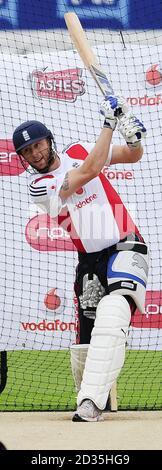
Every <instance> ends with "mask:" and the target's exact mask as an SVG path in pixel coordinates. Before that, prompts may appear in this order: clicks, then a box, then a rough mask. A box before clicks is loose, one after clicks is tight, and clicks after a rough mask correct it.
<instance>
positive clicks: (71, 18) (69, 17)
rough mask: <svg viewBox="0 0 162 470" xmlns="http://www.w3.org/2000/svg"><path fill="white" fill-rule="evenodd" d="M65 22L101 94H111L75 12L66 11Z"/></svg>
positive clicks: (112, 92) (107, 81) (107, 82)
mask: <svg viewBox="0 0 162 470" xmlns="http://www.w3.org/2000/svg"><path fill="white" fill-rule="evenodd" d="M64 19H65V23H66V25H67V28H68V30H69V33H70V36H71V39H72V42H73V44H74V46H75V47H76V49H77V51H78V53H79V55H80V57H81V59H82V61H83V63H84V64H85V66H86V68H87V69H88V70H89V71H90V73H91V75H92V77H93V79H94V80H95V82H96V83H97V85H98V87H99V88H100V90H101V92H102V93H103V95H104V96H105V95H113V94H114V91H113V88H112V86H111V83H110V82H109V80H108V78H107V76H106V75H105V73H104V72H103V70H102V69H101V66H100V65H99V62H98V60H97V58H96V56H95V54H94V52H93V50H92V49H91V46H90V44H89V42H88V40H87V37H86V34H85V31H84V30H83V28H82V25H81V23H80V20H79V18H78V16H77V15H76V13H73V12H68V13H65V15H64Z"/></svg>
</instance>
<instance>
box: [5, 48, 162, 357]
mask: <svg viewBox="0 0 162 470" xmlns="http://www.w3.org/2000/svg"><path fill="white" fill-rule="evenodd" d="M97 53H98V56H99V58H100V63H101V65H103V68H104V69H105V71H107V73H108V74H109V76H110V79H111V82H112V84H113V88H114V89H115V91H116V92H117V91H120V92H122V93H123V95H124V96H126V97H127V100H128V103H129V104H130V108H131V109H132V110H133V113H134V114H136V115H137V116H139V118H141V119H142V120H143V121H144V123H145V125H146V128H147V129H148V137H147V139H146V143H145V144H144V156H143V159H142V160H141V161H140V162H138V163H137V164H135V165H134V166H131V165H125V167H124V166H123V165H121V166H120V165H118V166H117V167H111V168H109V169H108V168H105V169H104V170H103V171H104V173H105V174H106V176H107V178H109V181H110V182H111V183H112V185H113V186H114V187H115V188H116V189H117V191H118V192H119V193H120V195H121V197H122V199H123V200H124V202H125V203H126V205H127V207H128V209H129V210H130V212H131V213H132V215H133V218H134V219H135V221H136V223H137V225H138V226H139V228H140V231H141V233H142V235H143V236H144V238H145V240H146V242H147V243H148V245H149V248H150V253H151V258H150V271H149V282H148V294H147V299H146V313H145V315H143V316H141V315H140V314H139V312H136V315H135V317H134V318H133V320H132V327H131V329H130V335H129V347H130V348H132V349H155V350H158V349H161V348H162V329H161V328H162V321H161V318H162V295H161V291H162V286H161V284H160V266H161V256H162V230H161V220H162V219H161V216H162V205H161V188H160V178H161V176H162V137H161V135H162V129H161V125H162V124H161V123H162V78H161V72H160V62H159V57H160V56H161V54H162V47H161V46H156V47H155V46H152V47H149V46H141V47H140V50H139V47H138V46H133V45H131V47H130V48H129V50H128V49H127V50H125V49H122V46H121V45H120V44H116V45H114V44H113V47H110V45H108V46H107V47H106V46H105V48H103V47H101V46H100V47H99V48H98V51H97ZM0 80H1V107H0V115H1V126H0V175H1V176H0V178H1V189H0V192H1V194H0V196H1V199H0V200H1V215H0V226H1V243H0V259H1V269H0V277H1V282H0V304H1V312H0V319H1V326H0V349H1V350H11V349H41V350H43V349H44V350H45V349H46V350H47V349H60V348H68V347H69V346H70V344H71V343H72V342H74V341H75V335H76V322H77V318H76V312H74V311H75V310H76V308H74V302H73V297H74V296H73V281H74V275H75V265H76V263H77V253H76V251H74V249H73V246H72V243H71V242H70V240H69V237H68V235H67V234H66V233H64V232H63V229H61V228H58V227H57V226H56V225H55V223H54V221H53V222H52V223H51V221H49V219H48V218H47V217H46V215H45V214H42V213H38V211H37V207H36V206H34V205H33V204H32V205H31V204H30V200H29V196H28V187H27V173H26V171H24V169H23V168H22V166H21V164H20V162H19V159H18V157H16V154H15V152H14V149H13V145H12V142H11V138H12V133H13V130H14V128H15V127H16V126H17V125H19V124H20V123H22V122H23V121H26V120H28V119H36V120H40V121H42V122H44V123H45V124H46V125H47V127H49V128H50V129H51V130H52V131H53V132H54V135H55V139H56V142H57V145H58V151H60V150H61V149H62V148H63V147H64V146H66V145H67V144H68V143H70V142H73V141H76V140H82V141H84V140H85V141H87V140H89V141H92V142H95V140H96V136H98V134H99V132H100V128H101V126H102V121H103V119H102V118H101V116H100V114H99V103H100V101H101V100H102V97H101V95H100V92H99V91H98V90H97V88H96V85H95V84H94V82H93V79H92V78H91V77H90V75H89V73H88V72H87V71H86V70H85V69H84V68H83V65H82V63H81V61H80V59H79V57H78V55H77V54H76V53H74V52H72V51H69V52H67V51H66V52H62V53H60V52H59V53H58V54H57V53H53V54H49V55H42V54H30V55H27V56H24V57H22V56H16V55H13V56H10V55H2V54H1V55H0ZM113 142H114V143H119V142H120V143H122V140H121V139H120V137H119V135H118V132H116V133H114V136H113Z"/></svg>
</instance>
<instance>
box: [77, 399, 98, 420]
mask: <svg viewBox="0 0 162 470" xmlns="http://www.w3.org/2000/svg"><path fill="white" fill-rule="evenodd" d="M72 421H84V422H86V421H103V417H102V411H101V410H99V409H98V408H97V406H96V405H95V404H94V403H93V401H91V400H83V401H82V403H81V405H79V406H78V408H77V411H76V413H75V414H74V416H73V418H72Z"/></svg>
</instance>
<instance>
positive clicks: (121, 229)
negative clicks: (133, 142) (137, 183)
mask: <svg viewBox="0 0 162 470" xmlns="http://www.w3.org/2000/svg"><path fill="white" fill-rule="evenodd" d="M93 147H94V144H89V143H85V142H84V143H81V142H79V143H75V144H72V145H70V146H69V147H68V148H67V149H66V150H65V152H64V153H62V154H61V155H59V157H60V166H59V168H57V169H56V170H54V171H51V172H49V173H46V174H40V173H38V174H35V175H32V176H30V178H29V189H30V195H31V198H32V201H33V202H34V203H35V204H37V205H38V206H40V207H41V208H42V209H43V210H44V211H46V212H47V213H48V214H49V216H50V217H55V218H56V219H57V223H58V224H59V225H61V226H62V227H63V228H64V229H65V230H66V231H67V232H68V233H69V235H70V237H71V239H72V240H73V242H74V244H75V246H76V248H77V250H78V251H81V252H87V253H92V252H97V251H101V250H103V249H104V248H108V247H110V246H112V245H114V244H115V243H117V242H118V241H119V240H121V239H123V238H125V237H126V236H127V235H128V234H129V233H131V232H133V233H134V232H135V233H137V234H138V233H139V232H138V229H137V227H136V226H135V224H134V222H133V220H132V218H131V217H130V214H129V213H128V211H127V209H126V207H125V206H124V204H123V202H122V200H121V198H120V196H119V195H118V194H117V192H116V190H115V189H114V188H113V187H112V185H111V183H110V182H109V181H108V180H107V178H106V176H105V175H103V174H102V173H100V174H99V176H97V177H96V178H94V179H92V180H91V181H89V182H88V183H87V184H85V185H84V186H83V187H82V188H80V189H79V190H78V191H76V192H75V193H74V194H72V195H71V196H70V197H68V198H67V199H66V200H64V201H61V198H60V197H59V191H60V188H61V186H62V183H63V181H64V177H65V174H66V173H67V171H69V170H71V169H72V168H77V167H78V166H80V165H82V164H83V161H84V159H85V158H86V157H87V155H88V153H89V152H90V151H91V150H92V148H93ZM111 153H112V146H111V147H110V152H109V159H110V160H111Z"/></svg>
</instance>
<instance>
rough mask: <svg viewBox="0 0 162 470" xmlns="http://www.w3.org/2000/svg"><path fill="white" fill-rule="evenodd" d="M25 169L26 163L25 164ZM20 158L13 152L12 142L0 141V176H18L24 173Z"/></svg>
mask: <svg viewBox="0 0 162 470" xmlns="http://www.w3.org/2000/svg"><path fill="white" fill-rule="evenodd" d="M24 164H25V168H28V166H29V165H28V163H27V162H25V163H24ZM25 168H23V166H22V164H21V161H20V158H19V157H18V155H17V154H16V152H15V149H14V146H13V143H12V140H5V139H1V140H0V175H1V176H18V175H21V173H23V172H24V171H25Z"/></svg>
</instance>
